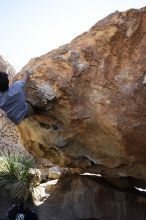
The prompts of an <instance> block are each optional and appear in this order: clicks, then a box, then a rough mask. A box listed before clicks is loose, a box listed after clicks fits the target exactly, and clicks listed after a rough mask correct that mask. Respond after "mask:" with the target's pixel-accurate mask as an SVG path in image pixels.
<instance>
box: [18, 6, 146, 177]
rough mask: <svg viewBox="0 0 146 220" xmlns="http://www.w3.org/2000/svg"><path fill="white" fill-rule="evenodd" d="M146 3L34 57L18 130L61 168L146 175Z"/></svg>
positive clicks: (38, 152)
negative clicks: (28, 111) (29, 110)
mask: <svg viewBox="0 0 146 220" xmlns="http://www.w3.org/2000/svg"><path fill="white" fill-rule="evenodd" d="M145 33H146V8H142V9H140V10H136V9H132V10H129V11H125V12H118V11H117V12H115V13H113V14H111V15H109V16H108V17H106V18H105V19H103V20H101V21H99V22H98V23H97V24H95V25H94V26H93V27H92V28H91V29H90V30H89V31H88V32H85V33H83V34H82V35H80V36H78V37H77V38H75V39H74V40H73V41H72V42H71V43H69V44H67V45H64V46H61V47H59V48H58V49H56V50H53V51H51V52H49V53H47V54H45V55H43V56H40V57H37V58H34V59H31V60H30V62H29V63H28V64H27V65H26V66H25V67H24V68H23V69H22V71H21V73H20V76H21V74H23V72H24V71H25V70H26V69H27V68H32V70H33V71H34V74H33V76H32V78H31V80H30V82H29V83H28V87H27V99H28V101H29V102H30V103H31V104H32V105H33V107H34V109H35V111H36V114H35V115H34V116H32V117H31V118H27V119H25V120H24V121H23V122H22V123H21V124H20V125H19V129H20V132H21V135H22V139H23V141H24V145H25V147H26V148H27V149H28V150H29V151H30V152H32V153H34V154H36V155H38V156H40V157H43V158H47V159H49V160H51V162H52V163H53V164H55V165H60V166H62V167H78V168H83V169H85V170H86V171H90V172H91V171H92V172H95V173H100V174H102V175H103V176H114V177H116V176H117V177H118V176H124V177H126V176H132V177H136V178H142V179H143V180H146V138H145V134H146V34H145Z"/></svg>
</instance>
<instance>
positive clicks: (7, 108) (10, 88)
mask: <svg viewBox="0 0 146 220" xmlns="http://www.w3.org/2000/svg"><path fill="white" fill-rule="evenodd" d="M31 74H32V70H31V69H30V70H27V71H26V72H25V73H24V74H23V79H22V80H17V81H15V82H14V83H12V84H11V85H9V79H8V75H7V74H6V73H5V72H1V71H0V108H1V109H2V110H3V111H4V112H5V113H6V115H7V117H8V118H9V119H10V120H12V121H13V122H14V123H15V124H19V123H20V122H21V121H22V120H23V119H24V118H25V117H27V115H29V114H30V112H31V111H32V108H31V107H30V105H29V104H28V103H27V102H26V98H25V87H26V85H27V83H28V81H29V78H30V76H31Z"/></svg>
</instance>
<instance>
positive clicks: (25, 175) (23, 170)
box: [0, 153, 36, 201]
mask: <svg viewBox="0 0 146 220" xmlns="http://www.w3.org/2000/svg"><path fill="white" fill-rule="evenodd" d="M35 166H36V162H35V160H34V159H33V158H30V157H27V156H24V155H20V154H19V155H16V154H8V153H7V154H5V155H4V154H3V155H1V157H0V186H1V187H3V189H5V190H8V192H9V195H10V196H11V197H12V198H14V199H17V200H19V201H26V200H28V199H29V197H30V184H31V179H30V177H29V169H30V168H33V167H35Z"/></svg>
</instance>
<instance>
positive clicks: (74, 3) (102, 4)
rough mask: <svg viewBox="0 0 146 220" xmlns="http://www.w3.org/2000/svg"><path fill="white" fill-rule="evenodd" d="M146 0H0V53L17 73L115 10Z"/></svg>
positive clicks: (137, 6)
mask: <svg viewBox="0 0 146 220" xmlns="http://www.w3.org/2000/svg"><path fill="white" fill-rule="evenodd" d="M144 6H146V0H0V55H2V56H3V57H4V58H5V59H6V60H7V61H8V62H9V63H10V64H11V65H12V66H13V67H14V68H15V70H16V71H17V72H18V71H20V70H21V69H22V68H23V67H24V66H25V65H26V64H27V63H28V61H29V60H30V59H31V58H34V57H37V56H41V55H43V54H45V53H47V52H49V51H51V50H53V49H56V48H58V47H59V46H61V45H63V44H66V43H69V42H70V41H71V40H72V39H73V38H75V37H76V36H78V35H80V34H81V33H83V32H84V31H88V30H89V29H90V28H91V27H92V26H93V25H94V24H95V23H96V22H97V21H98V20H100V19H102V18H104V17H105V16H107V15H108V14H110V13H112V12H114V11H116V10H118V11H124V10H127V9H130V8H142V7H144Z"/></svg>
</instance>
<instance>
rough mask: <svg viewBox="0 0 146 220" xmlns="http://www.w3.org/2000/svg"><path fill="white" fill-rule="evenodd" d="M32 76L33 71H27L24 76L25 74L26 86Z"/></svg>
mask: <svg viewBox="0 0 146 220" xmlns="http://www.w3.org/2000/svg"><path fill="white" fill-rule="evenodd" d="M31 75H32V70H31V69H30V70H27V71H26V72H25V73H24V74H23V81H24V83H25V84H27V83H28V81H29V78H30V76H31Z"/></svg>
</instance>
